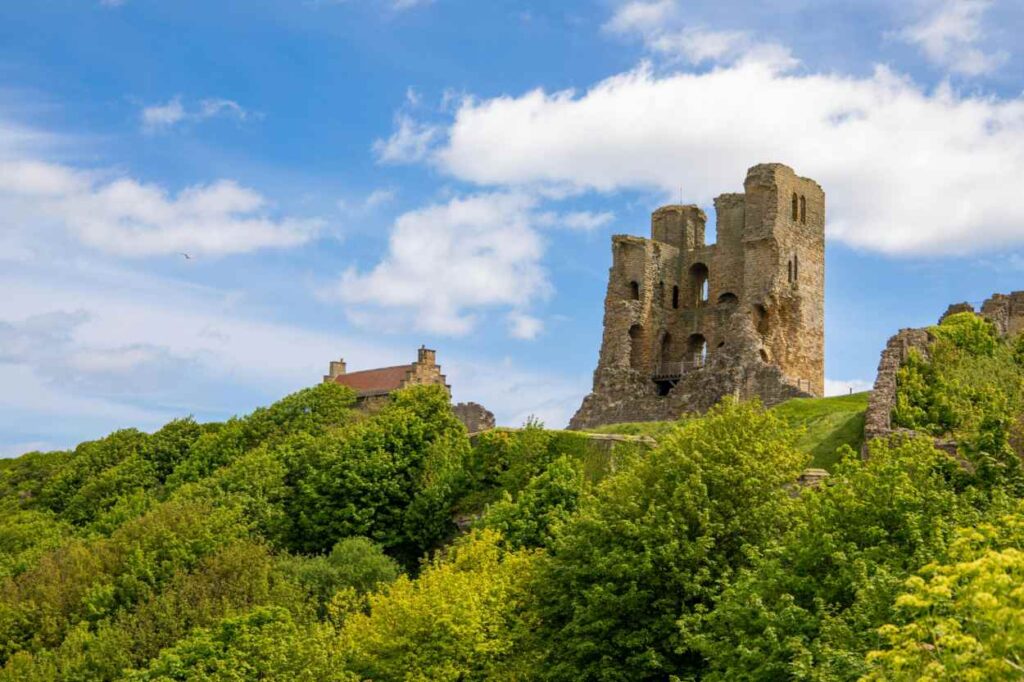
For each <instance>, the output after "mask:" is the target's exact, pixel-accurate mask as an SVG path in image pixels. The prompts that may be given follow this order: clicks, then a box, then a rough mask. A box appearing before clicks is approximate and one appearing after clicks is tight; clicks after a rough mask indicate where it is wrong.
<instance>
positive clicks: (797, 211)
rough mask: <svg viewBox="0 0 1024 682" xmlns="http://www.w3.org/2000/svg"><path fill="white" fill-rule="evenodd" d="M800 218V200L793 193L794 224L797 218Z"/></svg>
mask: <svg viewBox="0 0 1024 682" xmlns="http://www.w3.org/2000/svg"><path fill="white" fill-rule="evenodd" d="M799 217H800V199H799V197H797V195H796V192H793V222H796V220H797V218H799Z"/></svg>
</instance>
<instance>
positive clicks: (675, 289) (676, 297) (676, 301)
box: [672, 286, 679, 308]
mask: <svg viewBox="0 0 1024 682" xmlns="http://www.w3.org/2000/svg"><path fill="white" fill-rule="evenodd" d="M672 307H673V308H678V307H679V287H677V286H674V287H672Z"/></svg>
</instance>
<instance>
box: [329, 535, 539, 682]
mask: <svg viewBox="0 0 1024 682" xmlns="http://www.w3.org/2000/svg"><path fill="white" fill-rule="evenodd" d="M535 563H536V556H535V555H533V554H529V553H526V552H515V553H509V552H506V551H505V550H503V549H502V548H501V546H500V538H499V536H498V534H497V533H494V532H493V531H483V532H481V533H479V534H477V535H474V536H471V537H469V538H466V539H465V540H463V541H461V542H459V543H457V544H456V546H455V547H453V548H452V549H451V551H450V552H449V554H448V555H447V556H445V557H443V558H442V557H437V558H435V559H434V560H433V561H432V562H431V563H430V564H429V565H428V566H427V567H426V568H425V569H424V571H423V572H422V573H421V574H420V575H419V577H418V578H417V579H416V580H411V579H409V578H408V577H406V576H400V577H399V578H398V580H396V581H395V582H394V583H392V584H391V585H390V586H389V587H388V588H387V589H385V590H384V591H383V592H381V593H379V594H376V595H371V596H370V613H369V614H368V615H366V614H361V613H356V614H353V615H351V616H349V617H348V619H347V620H346V621H345V624H344V627H343V628H342V630H341V632H340V634H339V637H340V645H341V651H342V658H343V660H344V665H345V669H347V670H351V671H353V672H355V673H356V674H357V675H358V678H357V679H361V680H362V679H374V680H410V681H416V680H418V681H423V682H427V681H428V680H429V681H431V682H443V681H445V680H450V681H452V682H455V681H465V682H469V681H471V680H495V679H500V680H518V679H530V678H529V677H528V676H527V675H526V673H525V672H524V667H523V666H522V664H521V662H520V660H519V656H520V651H521V650H522V649H523V648H524V647H520V646H518V644H519V643H520V642H521V641H522V640H523V639H524V638H525V637H527V636H528V635H529V633H530V630H531V628H530V627H529V621H528V620H527V615H526V613H525V610H524V604H525V602H526V601H527V600H528V598H529V593H528V591H527V582H528V580H529V577H530V575H531V573H532V571H533V567H534V565H535Z"/></svg>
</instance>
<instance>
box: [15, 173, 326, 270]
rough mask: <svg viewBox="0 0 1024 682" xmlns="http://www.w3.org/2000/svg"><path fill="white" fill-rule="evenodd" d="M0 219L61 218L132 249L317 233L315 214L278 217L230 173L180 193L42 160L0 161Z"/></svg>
mask: <svg viewBox="0 0 1024 682" xmlns="http://www.w3.org/2000/svg"><path fill="white" fill-rule="evenodd" d="M0 208H3V209H6V210H5V211H4V212H3V215H0V226H3V227H7V228H9V229H11V230H12V231H13V230H15V229H16V228H17V227H18V225H20V224H22V223H23V222H24V221H25V220H27V219H30V218H31V219H36V220H42V221H55V222H56V223H58V224H59V225H61V226H63V227H64V228H66V229H67V231H69V232H70V233H71V234H72V235H73V236H74V237H76V238H77V239H78V240H79V241H81V242H83V243H85V244H88V245H89V246H92V247H94V248H96V249H98V250H101V251H105V252H108V253H113V254H116V255H120V256H126V257H145V256H158V255H167V254H175V253H178V252H187V253H189V254H190V255H191V254H198V255H211V256H220V255H226V254H231V253H245V252H249V251H254V250H257V249H263V248H284V247H293V246H298V245H300V244H303V243H305V242H307V241H309V240H310V239H312V238H313V237H314V236H315V235H316V234H317V232H318V231H319V229H320V228H321V227H322V224H321V222H320V221H319V220H316V219H295V218H287V217H284V218H277V217H274V216H273V214H272V212H271V211H270V207H269V206H268V201H267V200H266V198H265V197H263V196H262V195H261V194H259V193H258V192H256V191H254V190H252V189H248V188H246V187H242V186H241V185H239V184H237V183H236V182H233V181H231V180H219V181H216V182H213V183H210V184H206V185H196V186H193V187H188V188H185V189H183V190H181V191H180V192H178V193H177V194H173V193H171V192H169V191H167V190H166V189H165V188H163V187H161V186H159V185H156V184H151V183H142V182H139V181H137V180H135V179H132V178H127V177H122V178H116V179H113V180H107V179H103V177H102V175H101V174H99V173H96V172H89V171H82V170H78V169H74V168H71V167H68V166H64V165H60V164H53V163H47V162H42V161H36V160H13V161H0Z"/></svg>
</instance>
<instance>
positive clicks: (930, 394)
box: [893, 313, 1024, 487]
mask: <svg viewBox="0 0 1024 682" xmlns="http://www.w3.org/2000/svg"><path fill="white" fill-rule="evenodd" d="M929 332H930V333H931V335H932V337H933V338H934V341H933V342H932V343H931V345H930V346H929V349H928V355H929V357H928V359H925V358H923V357H922V356H921V355H920V354H919V353H917V352H912V353H911V356H910V358H909V360H908V361H907V363H906V364H905V365H904V366H903V367H901V368H900V370H899V373H898V375H897V387H898V389H897V395H896V408H895V409H894V411H893V423H894V424H895V425H897V426H902V427H905V428H909V429H914V430H917V431H920V432H922V433H927V434H931V435H933V436H943V437H949V438H952V439H955V440H956V441H958V442H959V444H960V452H961V454H962V455H963V456H964V457H966V458H967V459H968V460H969V461H970V462H971V464H972V465H973V468H974V470H975V472H976V476H977V479H978V481H979V482H981V483H984V484H985V485H988V486H995V485H1013V486H1018V487H1024V480H1022V472H1021V466H1020V455H1021V454H1024V453H1019V452H1016V451H1015V449H1014V440H1013V437H1014V434H1015V432H1016V431H1018V430H1019V428H1020V420H1021V416H1022V414H1024V377H1022V375H1021V371H1020V365H1019V364H1018V363H1017V362H1016V360H1015V346H1014V345H1013V344H1011V343H1010V342H1008V341H1006V340H1004V339H1002V338H1000V337H999V335H998V333H997V332H996V329H995V327H993V326H992V325H991V324H990V323H989V322H987V321H985V320H984V319H983V318H981V317H978V316H977V315H974V314H973V313H958V314H956V315H951V316H949V317H948V318H946V319H945V320H943V322H942V324H940V325H938V326H936V327H932V328H931V329H930V330H929Z"/></svg>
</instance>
